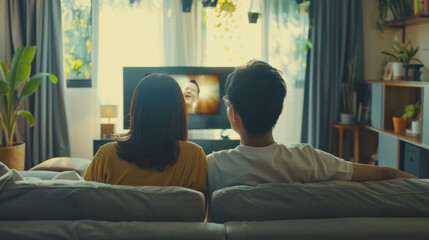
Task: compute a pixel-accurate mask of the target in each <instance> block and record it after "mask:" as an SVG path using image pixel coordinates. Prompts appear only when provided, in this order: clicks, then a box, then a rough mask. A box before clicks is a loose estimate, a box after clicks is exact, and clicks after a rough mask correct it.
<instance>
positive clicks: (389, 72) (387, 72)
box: [383, 62, 393, 81]
mask: <svg viewBox="0 0 429 240" xmlns="http://www.w3.org/2000/svg"><path fill="white" fill-rule="evenodd" d="M392 76H393V69H392V63H391V62H388V63H387V64H386V65H385V66H384V69H383V80H385V81H390V80H392Z"/></svg>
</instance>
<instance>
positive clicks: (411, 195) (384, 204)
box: [210, 179, 429, 223]
mask: <svg viewBox="0 0 429 240" xmlns="http://www.w3.org/2000/svg"><path fill="white" fill-rule="evenodd" d="M210 208H211V211H210V213H211V220H212V221H213V222H217V223H223V222H227V221H268V220H286V219H316V218H338V217H428V216H429V180H428V179H426V180H421V179H392V180H385V181H377V182H376V181H374V182H362V183H356V182H339V181H331V182H320V183H305V184H303V183H291V184H288V183H271V184H261V185H258V186H256V187H252V186H234V187H228V188H224V189H220V190H218V191H216V192H214V193H213V195H212V200H211V203H210Z"/></svg>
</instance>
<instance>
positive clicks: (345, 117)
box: [340, 113, 354, 124]
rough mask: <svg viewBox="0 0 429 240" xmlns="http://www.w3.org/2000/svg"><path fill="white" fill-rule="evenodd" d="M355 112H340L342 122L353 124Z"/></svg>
mask: <svg viewBox="0 0 429 240" xmlns="http://www.w3.org/2000/svg"><path fill="white" fill-rule="evenodd" d="M353 122H354V120H353V114H351V113H340V123H341V124H353Z"/></svg>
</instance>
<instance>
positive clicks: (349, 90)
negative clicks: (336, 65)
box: [340, 47, 357, 124]
mask: <svg viewBox="0 0 429 240" xmlns="http://www.w3.org/2000/svg"><path fill="white" fill-rule="evenodd" d="M356 60H357V47H355V49H354V52H353V56H352V58H351V60H350V61H349V62H347V66H348V71H349V77H348V78H347V81H346V82H343V83H342V84H341V87H342V95H343V98H342V110H341V113H340V122H341V123H342V124H352V123H353V122H354V120H353V107H354V93H355V85H356V81H355V73H356Z"/></svg>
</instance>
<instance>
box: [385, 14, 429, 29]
mask: <svg viewBox="0 0 429 240" xmlns="http://www.w3.org/2000/svg"><path fill="white" fill-rule="evenodd" d="M422 23H429V16H420V17H415V18H411V19H408V20H405V21H401V20H393V21H390V22H389V23H387V26H388V27H390V28H403V27H408V26H412V25H417V24H422Z"/></svg>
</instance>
